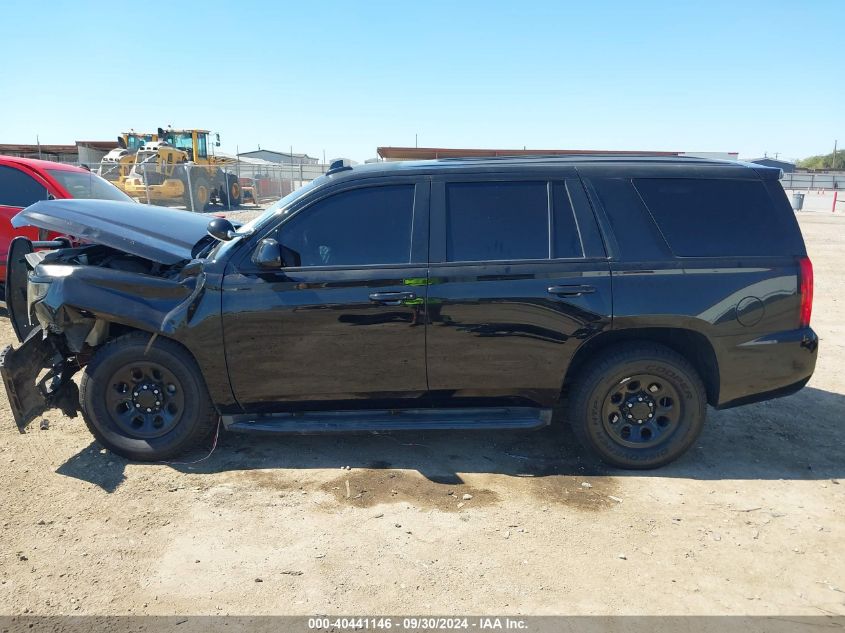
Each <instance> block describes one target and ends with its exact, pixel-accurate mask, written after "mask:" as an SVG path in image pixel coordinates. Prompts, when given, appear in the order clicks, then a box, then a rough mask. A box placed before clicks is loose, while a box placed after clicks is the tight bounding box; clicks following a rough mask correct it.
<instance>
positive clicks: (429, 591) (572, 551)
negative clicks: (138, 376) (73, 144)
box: [0, 213, 845, 615]
mask: <svg viewBox="0 0 845 633" xmlns="http://www.w3.org/2000/svg"><path fill="white" fill-rule="evenodd" d="M800 221H801V223H802V228H803V230H804V233H805V237H806V239H807V242H808V248H809V250H810V254H811V256H812V258H813V261H814V264H815V269H816V304H815V314H814V327H815V328H816V329H817V331H818V332H819V334H820V336H821V339H822V341H821V355H820V359H819V364H818V368H817V373H816V375H815V376H814V377H813V380H812V381H811V383H810V385H809V387H807V388H806V389H804V390H803V391H801V392H800V393H798V394H796V395H794V396H791V397H789V398H784V399H781V400H776V401H771V402H767V403H761V404H757V405H751V406H748V407H744V408H739V409H734V410H730V411H722V412H717V411H710V415H709V419H708V424H707V427H706V430H705V432H704V434H703V436H702V438H701V440H700V442H699V443H698V445H697V446H696V447H695V448H694V449H693V450H691V451H690V453H689V454H688V455H687V456H686V457H684V458H683V459H681V460H680V461H678V462H677V463H675V464H673V465H671V466H669V467H666V468H663V469H662V470H659V471H654V472H648V473H628V472H624V471H618V470H613V469H604V468H597V467H595V466H593V465H592V462H591V460H590V459H589V458H588V457H587V456H586V455H585V454H584V453H583V452H582V451H581V449H580V448H579V447H578V446H577V445H576V444H575V442H574V438H573V437H572V436H571V433H570V432H569V431H568V430H567V428H566V427H565V426H562V425H555V426H553V427H551V428H549V429H546V430H543V431H540V432H535V433H531V434H522V433H486V434H471V433H447V432H438V433H415V434H396V435H391V436H354V437H280V438H272V437H271V438H250V437H246V436H238V435H234V434H223V435H222V436H221V438H220V442H219V446H218V447H217V450H216V451H215V452H214V453H213V454H212V455H211V457H210V458H208V459H207V460H205V461H202V462H200V463H198V464H193V465H190V464H158V465H149V464H138V463H131V462H127V461H125V460H123V459H121V458H119V457H117V456H115V455H112V454H109V453H108V452H106V451H105V450H103V449H101V448H100V447H99V446H98V445H97V444H95V443H94V442H93V441H92V439H91V436H90V435H89V434H88V433H87V431H86V430H85V427H84V425H83V424H82V422H81V421H80V420H79V419H78V418H77V419H68V418H64V417H61V416H60V415H57V414H51V415H49V416H48V419H49V421H50V425H49V429H48V430H39V427H38V425H35V426H34V428H33V429H32V430H30V432H29V433H27V434H25V435H20V434H18V433H17V431H16V430H15V427H14V424H13V422H12V418H11V414H10V412H9V409H8V405H7V402H6V399H5V397H2V398H0V467H2V472H3V484H2V486H0V614H6V615H13V614H21V613H35V614H174V613H175V614H221V613H230V614H315V613H329V614H350V613H353V614H379V613H394V614H410V613H417V614H419V613H437V614H466V613H474V614H478V613H489V612H497V613H513V614H585V613H593V614H633V613H636V614H710V613H717V614H768V615H775V614H778V615H785V614H790V615H798V614H802V615H818V614H831V613H835V614H845V566H843V565H842V551H843V549H845V525H843V521H842V517H843V500H845V484H843V483H842V479H843V478H845V459H844V458H843V441H842V437H843V435H842V424H843V413H845V378H843V374H842V367H843V358H845V353H843V352H844V351H845V350H843V346H845V329H844V328H843V324H842V323H843V319H842V317H841V312H840V310H841V305H842V301H843V299H842V297H843V296H845V282H843V276H842V274H841V270H842V266H841V263H840V262H839V259H838V258H839V256H840V255H841V253H843V252H845V219H843V218H842V217H837V216H832V215H830V214H821V213H814V214H804V215H802V216H801V217H800ZM13 339H14V337H13V334H12V331H11V328H10V327H9V324H8V321H7V320H6V319H2V320H0V343H2V344H3V345H5V344H7V343H11V342H13ZM837 367H839V370H837V369H836V368H837ZM203 455H204V452H203V451H197V452H196V454H194V455H191V456H189V457H188V459H193V460H196V459H200V458H202V457H203Z"/></svg>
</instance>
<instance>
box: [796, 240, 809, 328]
mask: <svg viewBox="0 0 845 633" xmlns="http://www.w3.org/2000/svg"><path fill="white" fill-rule="evenodd" d="M798 268H799V280H798V288H799V291H800V292H801V327H810V316H811V315H812V314H813V262H811V261H810V258H809V257H802V258H801V259H799V260H798Z"/></svg>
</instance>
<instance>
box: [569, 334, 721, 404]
mask: <svg viewBox="0 0 845 633" xmlns="http://www.w3.org/2000/svg"><path fill="white" fill-rule="evenodd" d="M629 342H649V343H659V344H661V345H665V346H666V347H668V348H669V349H671V350H674V351H675V352H677V353H678V354H680V355H681V356H683V357H684V358H686V359H687V360H688V361H689V362H690V363H691V364H692V366H693V367H694V368H695V370H696V371H697V372H698V375H699V376H700V377H701V380H702V381H703V382H704V386H705V389H706V392H707V402H708V403H709V404H711V405H714V406H715V405H716V404H717V403H718V401H719V384H720V383H719V381H720V376H719V363H718V360H717V358H716V352H715V350H714V349H713V345H712V344H711V343H710V341H709V340H707V337H706V336H704V335H703V334H701V333H700V332H696V331H694V330H687V329H683V328H667V327H655V328H630V329H624V330H610V331H608V332H604V333H601V334H599V335H597V336H595V337H593V338H591V339H590V340H588V341H587V342H586V343H584V344H583V345H582V346H581V347H579V348H578V350H577V351H576V352H575V355H574V356H573V358H572V361H571V362H570V363H569V367H568V368H567V371H566V375H565V376H564V379H563V384H562V393H564V394H565V393H566V392H567V389H568V388H569V386H570V385H571V384H572V382H573V381H574V380H575V377H576V376H577V375H578V373H579V371H580V370H581V368H583V367H584V366H585V365H586V364H587V363H588V362H589V360H590V359H591V358H593V357H594V356H595V355H596V354H598V353H600V352H602V351H604V350H606V349H608V348H611V347H613V346H614V345H619V344H621V343H629Z"/></svg>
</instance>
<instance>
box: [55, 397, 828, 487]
mask: <svg viewBox="0 0 845 633" xmlns="http://www.w3.org/2000/svg"><path fill="white" fill-rule="evenodd" d="M843 414H845V396H843V395H842V394H839V393H832V392H828V391H823V390H820V389H814V388H812V387H808V388H805V389H803V390H802V391H800V392H799V393H797V394H794V395H792V396H789V397H788V398H781V399H777V400H772V401H768V402H763V403H758V404H754V405H749V406H746V407H740V408H737V409H731V410H727V411H714V410H712V409H711V410H710V411H709V415H708V420H707V425H706V427H705V431H704V433H703V434H702V436H701V438H700V440H699V441H698V442H697V443H696V445H695V446H694V447H693V448H692V449H691V450H690V451H689V452H688V453H687V454H686V455H685V456H684V457H682V458H681V459H679V460H678V461H676V462H675V463H673V464H670V465H668V466H665V467H663V468H660V469H657V470H651V471H626V470H620V469H616V468H611V467H608V466H605V465H603V464H601V463H599V462H597V461H596V460H595V459H593V458H592V456H591V455H590V454H589V453H588V452H587V451H586V450H585V449H583V448H582V447H581V446H580V445H579V444H578V442H577V440H576V438H575V436H574V435H573V433H572V430H571V429H570V428H569V426H568V425H567V424H566V423H565V422H564V421H563V418H564V417H565V416H564V412H563V411H559V412H558V413H557V414H556V416H555V422H554V423H553V424H552V425H551V426H550V427H548V428H545V429H541V430H539V431H534V432H513V431H497V432H471V431H454V432H449V431H430V432H404V433H403V432H397V433H392V434H379V435H373V434H361V435H352V434H344V435H286V436H281V435H279V436H276V435H264V436H257V435H244V434H236V433H226V432H223V431H221V433H220V437H219V441H218V445H217V448H216V450H215V451H214V452H213V453H212V454H211V455H210V456H208V458H207V459H203V457H204V456H206V455H207V452H208V449H209V448H210V446H207V447H205V448H204V449H202V450H200V449H198V450H197V451H194V452H193V453H192V454H189V455H186V456H184V457H183V458H181V459H180V461H179V462H169V463H163V464H162V465H163V466H167V467H170V468H173V469H175V470H177V471H179V472H184V473H191V474H213V473H221V472H231V471H249V470H255V469H274V468H279V469H339V468H343V467H346V466H349V467H351V468H356V469H403V470H416V471H418V472H419V473H420V474H421V475H423V476H424V477H426V478H427V479H428V480H429V481H431V482H435V483H442V484H450V485H457V484H461V483H463V479H462V478H461V473H490V474H501V475H506V476H512V477H547V476H551V475H556V476H567V475H568V476H578V477H584V476H592V475H612V476H626V475H637V476H643V475H647V476H651V477H672V478H686V479H699V480H708V479H762V480H776V479H806V480H812V479H837V478H841V477H843V476H845V453H843V448H842V447H843V444H842V442H841V439H840V438H841V432H842V429H841V425H842V418H843ZM196 460H201V461H198V462H197V463H190V462H192V461H196ZM127 463H129V462H127V460H124V459H122V458H119V457H117V456H115V455H113V454H109V453H106V454H103V453H100V451H99V446H98V445H97V444H96V443H92V444H91V445H90V446H89V447H86V449H84V450H82V451H80V452H79V453H77V454H76V455H74V456H73V457H72V458H70V459H69V460H68V461H66V462H65V463H64V464H62V465H61V466H60V467H59V468H58V469H57V471H56V472H57V473H59V474H61V475H66V476H68V477H74V478H77V479H81V480H84V481H87V482H90V483H93V484H95V485H97V486H100V487H101V488H103V489H104V490H106V491H113V490H115V489H116V488H117V487H118V486H119V485H120V484H121V483H122V482H123V480H124V477H125V473H124V468H125V466H126V464H127Z"/></svg>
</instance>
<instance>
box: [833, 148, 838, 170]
mask: <svg viewBox="0 0 845 633" xmlns="http://www.w3.org/2000/svg"><path fill="white" fill-rule="evenodd" d="M837 143H838V141H833V171H836V145H837Z"/></svg>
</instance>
